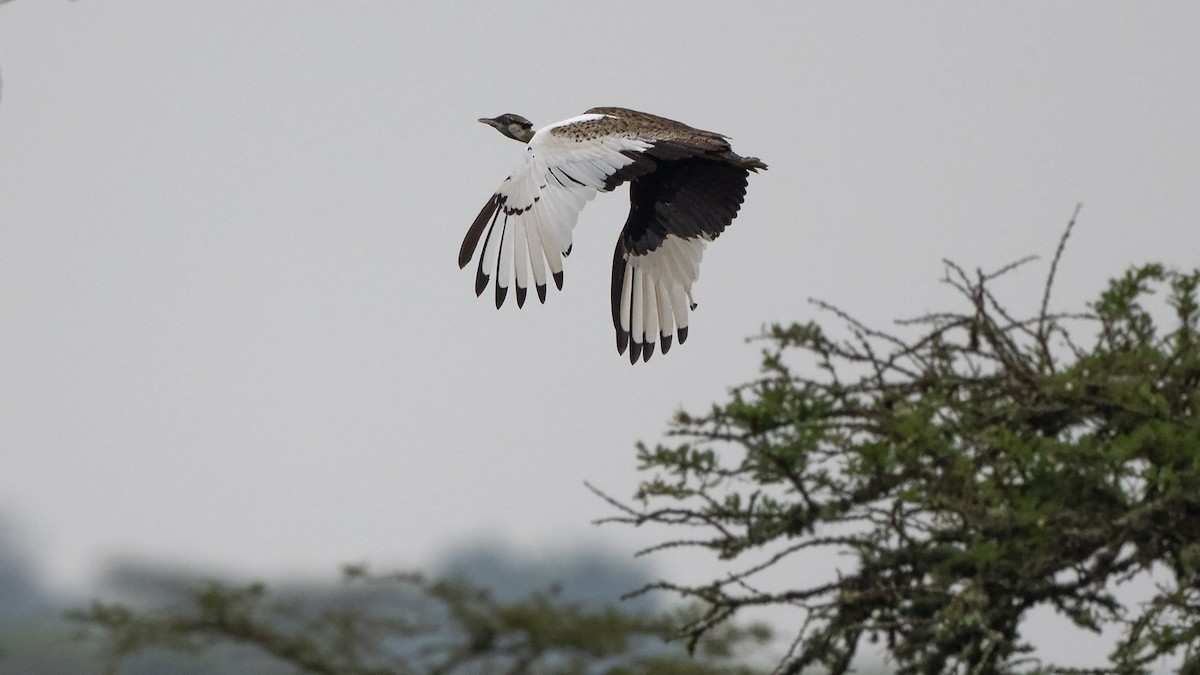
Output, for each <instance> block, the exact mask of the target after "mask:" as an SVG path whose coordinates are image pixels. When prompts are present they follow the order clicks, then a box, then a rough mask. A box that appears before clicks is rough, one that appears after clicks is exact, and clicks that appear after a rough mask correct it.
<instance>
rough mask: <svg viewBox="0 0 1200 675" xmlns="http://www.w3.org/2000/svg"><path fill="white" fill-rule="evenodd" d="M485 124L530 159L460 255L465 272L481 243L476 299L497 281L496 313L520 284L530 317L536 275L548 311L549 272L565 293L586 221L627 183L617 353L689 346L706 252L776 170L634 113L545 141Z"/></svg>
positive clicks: (505, 123) (581, 125) (554, 133)
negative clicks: (754, 175) (755, 181)
mask: <svg viewBox="0 0 1200 675" xmlns="http://www.w3.org/2000/svg"><path fill="white" fill-rule="evenodd" d="M479 121H480V122H483V123H484V124H487V125H490V126H492V127H495V128H496V130H497V131H499V132H500V133H502V134H504V135H505V136H507V137H509V138H511V139H514V140H518V141H521V142H522V143H525V144H526V148H525V158H524V161H522V162H521V165H520V166H518V167H517V169H516V170H515V171H513V173H512V174H511V175H509V177H508V178H505V179H504V182H503V183H501V184H500V187H499V188H498V189H497V190H496V193H495V194H493V195H492V198H491V199H489V200H488V202H487V204H485V205H484V207H483V210H482V211H480V212H479V216H478V217H476V218H475V222H474V223H472V224H471V228H470V229H469V230H467V236H466V237H465V238H464V239H463V243H462V247H461V248H460V249H459V252H458V266H459V268H463V267H466V266H467V265H468V264H469V263H470V262H471V259H472V258H473V257H474V255H475V249H476V248H477V247H478V245H479V240H480V238H482V239H483V251H482V252H481V253H480V255H479V266H478V268H477V271H476V274H475V294H476V295H482V294H483V292H484V291H485V290H486V289H487V287H488V284H489V282H490V280H491V279H492V277H493V275H494V276H495V289H496V290H495V293H496V308H497V309H499V308H500V306H501V305H503V304H504V300H505V298H506V297H507V295H508V290H509V288H510V287H512V286H513V285H514V283H515V295H516V298H517V306H518V307H523V306H524V305H525V298H526V294H527V292H528V290H529V285H530V276H531V275H532V282H533V286H534V289H535V290H536V291H537V296H538V301H540V302H543V303H544V302H546V285H547V274H546V272H547V268H549V272H550V274H549V276H550V277H551V278H552V279H553V280H554V285H555V286H557V287H558V288H559V290H561V289H562V284H563V267H562V262H563V256H566V255H570V253H571V232H572V230H573V229H574V227H575V222H576V220H578V218H579V212H580V211H581V210H582V209H583V207H584V205H585V204H586V203H587V202H588V201H590V200H591V199H592V197H595V196H596V193H597V192H599V191H604V192H611V191H612V190H613V189H614V188H616V187H617V186H618V185H620V184H622V183H625V182H627V181H628V182H629V202H630V204H629V217H628V219H627V220H626V221H625V227H624V228H623V229H622V230H621V234H620V236H619V237H617V245H616V250H615V251H614V252H613V267H612V319H613V328H614V329H615V330H616V334H617V352H618V353H620V354H624V353H625V350H626V349H627V348H628V350H629V361H630V363H637V361H638V358H639V357H640V358H641V359H642V360H643V361H648V360H649V359H650V357H651V356H653V355H654V350H655V344H656V343H659V344H661V349H662V352H663V353H664V354H665V353H667V351H668V350H669V349H670V348H671V344H672V340H673V339H674V338H676V337H677V338H678V341H679V343H680V344H682V343H683V342H684V341H686V340H687V336H688V312H689V311H690V310H693V309H695V308H696V304H695V302H694V301H693V300H692V284H693V283H694V282H695V281H696V279H697V277H698V276H699V274H700V258H701V256H702V255H703V253H704V247H705V245H706V244H708V242H710V241H712V240H713V239H716V238H717V236H718V235H720V234H721V232H722V231H723V230H724V229H725V228H726V227H727V226H728V225H729V224H730V223H731V222H733V219H734V217H735V216H736V215H737V212H738V209H739V208H740V207H741V204H742V200H743V199H744V198H745V195H746V179H747V177H748V176H749V174H750V172H751V171H755V172H757V171H758V170H759V169H766V168H767V165H766V164H763V163H762V162H761V161H760V160H759V159H758V158H756V157H742V156H740V155H738V154H737V153H735V152H733V150H732V149H730V147H729V141H728V139H727V138H726V137H725V136H722V135H721V134H717V133H713V132H711V131H702V130H700V129H695V128H693V127H690V126H688V125H686V124H683V123H682V122H676V121H674V120H669V119H666V118H664V117H658V116H657V115H650V114H647V113H642V112H637V111H634V110H627V109H625V108H592V109H591V110H588V111H587V112H586V113H584V114H583V115H580V116H578V117H572V118H570V119H566V120H563V121H561V122H555V123H554V124H551V125H549V126H546V127H543V128H541V129H538V130H537V131H534V130H533V124H531V123H530V122H529V120H527V119H525V118H524V117H521V116H520V115H514V114H512V113H508V114H505V115H500V116H499V117H493V118H484V119H481V120H479ZM485 230H486V232H487V235H486V236H484V231H485Z"/></svg>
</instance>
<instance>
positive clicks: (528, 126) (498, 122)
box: [479, 113, 533, 143]
mask: <svg viewBox="0 0 1200 675" xmlns="http://www.w3.org/2000/svg"><path fill="white" fill-rule="evenodd" d="M479 121H480V122H483V123H484V124H487V125H489V126H492V127H495V128H496V131H499V132H500V133H502V134H504V135H505V136H508V137H509V138H511V139H513V140H517V141H521V142H522V143H528V142H529V139H531V138H533V123H532V122H530V121H529V120H527V119H525V118H524V117H521V116H520V115H514V114H513V113H504V114H503V115H501V116H499V117H491V118H488V117H483V118H480V120H479Z"/></svg>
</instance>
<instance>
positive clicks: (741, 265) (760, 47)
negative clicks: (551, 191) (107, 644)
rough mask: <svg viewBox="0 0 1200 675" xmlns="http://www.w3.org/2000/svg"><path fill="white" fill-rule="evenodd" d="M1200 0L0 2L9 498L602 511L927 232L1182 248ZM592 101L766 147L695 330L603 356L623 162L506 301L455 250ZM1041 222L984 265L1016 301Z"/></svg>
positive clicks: (387, 529) (63, 558)
mask: <svg viewBox="0 0 1200 675" xmlns="http://www.w3.org/2000/svg"><path fill="white" fill-rule="evenodd" d="M1198 27H1200V4H1197V3H1194V2H1187V3H1184V2H1178V3H1170V2H1163V3H1153V4H1142V3H1125V2H1122V3H1110V2H1096V1H1094V0H1087V1H1086V2H1056V3H1019V2H1010V3H993V4H991V5H990V6H986V7H985V6H981V5H978V4H975V3H970V4H963V3H949V2H937V3H905V4H903V5H896V4H884V3H869V4H867V3H857V4H856V3H841V2H826V3H803V4H802V3H795V2H779V3H754V4H750V3H742V4H737V5H732V4H730V3H725V2H720V3H718V2H687V3H682V2H680V3H666V2H664V3H657V2H656V3H645V2H610V3H601V4H597V3H569V2H554V3H549V2H547V3H530V2H514V1H512V0H506V1H505V2H491V3H486V4H485V3H478V4H473V5H466V4H458V3H428V4H426V5H424V6H423V7H422V6H418V5H417V4H416V3H399V2H365V1H364V2H334V1H332V0H326V1H323V2H317V1H300V0H287V1H284V0H277V1H274V2H268V1H257V2H232V1H211V0H210V1H205V2H200V1H196V0H193V1H190V2H183V1H171V0H156V1H155V2H132V1H124V0H103V1H101V0H79V1H77V2H67V1H65V0H19V1H17V2H9V3H4V4H3V5H2V6H0V74H2V76H3V91H2V100H0V514H3V515H5V516H6V517H8V518H10V519H12V520H14V521H16V522H17V523H19V524H20V525H21V527H22V528H23V530H24V531H25V532H26V533H27V534H28V538H29V542H30V546H32V547H33V550H34V551H35V553H36V555H37V556H38V562H39V563H40V564H41V566H42V567H44V568H45V569H46V573H47V574H48V575H49V579H50V581H51V582H52V583H54V584H58V585H61V586H62V587H65V588H80V587H83V586H85V585H86V584H87V583H88V582H89V580H90V579H91V578H93V576H94V575H95V574H96V573H97V570H98V569H100V566H101V565H102V564H103V562H104V561H105V560H110V559H112V558H114V557H136V558H140V559H149V560H154V561H160V562H164V563H173V564H183V563H187V564H190V565H196V566H202V567H205V568H213V569H221V570H228V571H234V572H238V573H244V574H251V575H271V576H275V575H280V574H295V573H300V574H326V573H329V572H330V571H331V570H333V569H334V568H336V567H337V565H338V564H340V563H342V562H345V561H347V560H356V561H368V562H371V563H372V564H375V565H379V566H384V567H386V566H389V565H401V566H405V565H424V564H428V563H429V561H431V560H433V559H435V558H436V556H437V555H438V553H439V552H440V551H443V550H445V549H446V547H448V546H451V545H452V544H457V543H458V542H461V541H462V540H463V539H469V538H473V537H489V538H502V539H506V540H512V541H515V542H518V543H519V544H521V545H523V546H526V547H528V548H530V549H531V550H532V549H536V548H538V547H545V546H560V545H562V544H564V543H573V542H583V541H599V542H602V544H603V545H604V546H607V547H609V548H610V549H611V550H612V551H614V552H617V553H620V554H623V553H627V552H632V551H633V550H635V549H636V548H638V547H639V546H642V545H645V544H647V543H651V542H653V541H655V540H656V539H655V538H656V536H658V535H657V534H656V533H642V532H640V531H630V530H622V529H620V528H612V527H610V528H601V529H599V530H597V529H596V528H594V527H592V526H590V525H589V522H590V521H591V520H592V519H594V518H597V517H600V516H604V515H609V514H610V511H609V510H608V509H607V508H606V506H605V505H604V504H603V503H602V502H600V501H599V500H598V499H596V498H595V497H594V496H593V495H591V494H590V493H588V492H587V491H586V490H585V488H584V487H583V481H584V480H588V481H591V482H593V483H595V484H596V485H598V486H600V487H602V488H605V489H607V490H609V491H610V492H612V493H613V494H615V495H618V496H627V495H630V494H632V492H633V491H634V490H635V488H636V484H637V480H638V474H637V472H636V470H635V456H634V447H633V446H634V443H635V442H636V441H638V440H647V441H654V440H657V439H659V438H660V437H661V434H662V432H663V431H664V430H665V429H666V422H667V420H668V419H669V417H670V416H671V414H672V413H673V411H675V410H676V409H678V408H679V407H681V406H683V407H688V408H691V409H700V408H703V407H705V406H707V405H708V404H709V403H710V402H712V401H716V400H720V399H721V398H722V397H723V396H724V394H725V392H726V390H727V388H728V387H729V386H731V385H734V384H736V383H739V382H742V381H744V380H747V379H749V378H751V377H753V376H754V375H755V373H756V369H757V364H758V359H759V347H758V346H756V345H754V344H747V343H746V342H745V341H744V338H746V337H748V336H751V335H754V334H756V333H757V332H758V331H759V329H760V326H762V325H764V324H766V323H770V322H776V321H784V322H790V321H793V320H808V319H810V318H813V317H814V312H815V310H814V309H813V308H812V307H811V306H810V305H808V304H807V299H808V298H809V297H819V298H822V299H825V300H828V301H831V302H834V303H837V304H839V305H840V306H842V307H844V308H845V309H847V310H850V311H852V312H853V313H855V314H856V315H857V316H859V317H861V318H863V319H866V320H868V321H871V322H873V323H880V324H884V323H886V322H887V321H889V320H890V319H892V318H898V317H904V316H911V315H915V314H918V313H921V312H922V311H924V310H928V309H941V308H945V307H946V306H947V303H949V302H952V301H953V295H952V293H951V291H949V289H947V288H945V287H944V286H942V285H939V283H938V278H939V276H940V274H941V263H940V261H941V259H943V258H952V259H954V260H956V261H958V262H960V263H962V264H963V265H965V266H967V267H969V268H973V267H976V266H980V267H984V268H994V267H998V266H1000V265H1002V264H1003V263H1006V262H1009V261H1011V260H1013V259H1015V258H1018V257H1021V256H1024V255H1026V254H1031V253H1039V254H1044V255H1045V256H1047V257H1048V255H1049V254H1050V253H1052V251H1053V248H1054V245H1055V244H1056V242H1057V239H1058V236H1059V234H1060V233H1061V230H1062V228H1063V226H1064V225H1065V223H1066V221H1067V219H1068V218H1069V216H1070V214H1071V212H1072V210H1073V209H1074V207H1075V204H1076V203H1077V202H1082V203H1083V204H1084V208H1083V212H1082V215H1081V217H1080V222H1079V225H1078V229H1077V230H1076V232H1075V235H1074V237H1073V238H1072V241H1071V245H1070V248H1069V249H1068V251H1067V253H1066V256H1065V259H1064V261H1063V263H1062V266H1061V267H1060V270H1059V277H1058V278H1059V286H1058V293H1057V300H1056V302H1055V303H1054V305H1055V306H1057V307H1059V308H1064V309H1065V308H1071V309H1078V308H1080V303H1082V302H1083V301H1085V300H1087V299H1090V298H1093V297H1094V296H1095V295H1096V294H1097V293H1098V291H1099V290H1100V288H1101V287H1102V284H1103V282H1104V280H1105V279H1106V278H1107V277H1109V276H1111V275H1114V274H1117V273H1119V272H1121V271H1122V270H1123V269H1124V267H1126V266H1127V265H1129V264H1132V263H1139V262H1146V261H1161V262H1165V263H1168V264H1172V265H1176V266H1181V267H1195V266H1196V265H1197V264H1198V263H1200V254H1198V252H1200V187H1198V186H1200V130H1198V128H1200V123H1198V120H1200V40H1198V39H1197V35H1198V33H1197V29H1198ZM599 105H617V106H626V107H631V108H635V109H640V110H645V111H648V112H654V113H657V114H660V115H664V116H667V117H671V118H675V119H679V120H682V121H685V122H688V123H690V124H692V125H694V126H698V127H701V128H705V129H711V130H714V131H719V132H721V133H724V134H726V135H728V136H731V137H732V139H733V141H732V142H733V146H734V148H735V149H736V150H737V151H738V152H740V153H741V154H744V155H754V156H758V157H761V158H762V159H763V160H764V161H766V162H767V163H768V164H770V170H769V171H767V172H766V173H763V174H759V175H755V176H752V177H751V180H750V187H749V194H748V196H747V200H746V203H745V206H744V208H743V209H742V211H741V213H740V215H739V217H738V218H737V220H736V221H735V222H734V223H733V226H732V227H731V228H729V229H728V230H726V232H725V234H723V235H722V236H721V238H720V239H719V240H718V241H717V242H716V243H715V244H714V245H713V246H711V247H709V250H708V253H707V254H706V257H705V260H704V265H703V267H702V275H701V279H700V281H699V283H698V284H697V286H696V289H695V291H696V299H697V301H698V302H699V303H700V306H699V308H698V310H697V311H696V312H695V313H694V314H693V316H692V323H691V330H690V336H689V340H688V342H687V344H686V345H682V346H678V347H676V348H675V349H673V350H672V351H671V353H670V354H669V355H666V356H665V357H660V356H656V357H655V358H654V359H653V360H652V361H651V362H650V363H648V364H639V365H638V366H637V367H630V365H629V363H628V361H627V360H625V359H624V358H622V357H618V355H617V354H616V351H615V348H614V342H613V336H612V327H611V318H610V313H609V308H608V284H609V278H608V276H609V270H610V266H611V255H612V246H613V242H614V241H615V237H616V234H617V231H618V230H619V228H620V226H621V224H622V223H623V222H624V217H625V212H626V210H627V208H628V203H627V198H626V195H625V189H624V188H622V189H621V190H620V191H618V192H617V193H615V194H612V195H601V196H600V197H599V198H597V199H596V200H595V201H593V202H592V203H591V204H590V205H589V206H588V208H587V209H585V211H584V213H583V215H582V216H581V218H580V222H579V225H578V226H577V228H576V230H575V233H576V235H575V251H574V254H573V255H572V256H571V257H570V258H569V259H568V260H567V263H566V285H565V287H564V290H563V291H561V292H555V291H554V290H553V289H552V290H551V292H550V297H549V298H548V302H547V304H546V305H545V306H539V305H537V303H533V306H530V305H529V304H528V303H527V304H526V307H525V309H523V310H520V311H518V310H517V308H516V307H515V305H514V304H513V303H511V302H510V303H509V305H507V306H505V307H504V309H503V311H499V312H497V311H496V310H495V308H494V307H493V305H492V302H491V299H490V298H488V297H486V296H485V297H484V298H482V299H477V298H476V297H475V296H474V293H473V276H472V274H471V272H470V271H460V270H459V269H458V268H457V266H456V264H455V258H456V255H457V252H458V245H459V242H460V241H461V238H462V236H463V234H464V232H465V230H466V228H467V226H468V225H469V224H470V223H471V220H472V219H473V218H474V216H475V215H476V213H477V212H478V211H479V208H480V207H481V206H482V205H483V203H484V202H485V201H486V200H487V199H488V197H489V196H490V195H491V193H492V191H493V190H494V189H495V188H496V186H497V185H498V184H499V182H500V181H501V180H502V179H503V178H504V177H505V176H506V175H507V174H508V172H509V170H510V169H511V168H512V167H513V166H514V165H515V163H516V162H517V161H518V160H519V158H520V155H521V149H520V148H519V147H518V146H517V145H516V144H515V143H513V142H512V141H510V140H508V139H505V138H503V137H501V136H500V135H499V134H497V133H496V132H495V131H494V130H492V129H490V128H487V127H485V126H483V125H480V124H478V123H477V122H476V121H475V120H476V118H479V117H482V116H494V115H498V114H500V113H503V112H516V113H520V114H522V115H525V116H526V117H528V118H529V119H531V120H533V121H534V123H535V125H539V126H540V125H541V124H545V123H549V122H552V121H556V120H559V119H563V118H566V117H570V116H573V115H576V114H579V113H581V112H582V111H584V110H585V109H587V108H590V107H593V106H599ZM1046 263H1047V260H1045V259H1044V260H1043V262H1042V263H1040V264H1039V265H1036V266H1034V267H1031V268H1028V269H1027V270H1026V272H1025V273H1024V274H1022V275H1019V276H1014V277H1012V278H1010V279H1008V280H1006V281H1004V282H1002V283H1001V284H1000V285H999V286H998V288H997V290H999V291H1001V292H1002V293H1005V294H1008V297H1010V298H1012V299H1013V304H1014V305H1016V306H1017V308H1019V309H1020V308H1034V307H1036V305H1037V302H1038V300H1040V295H1039V293H1040V286H1041V283H1042V279H1043V275H1044V274H1045V271H1046Z"/></svg>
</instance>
